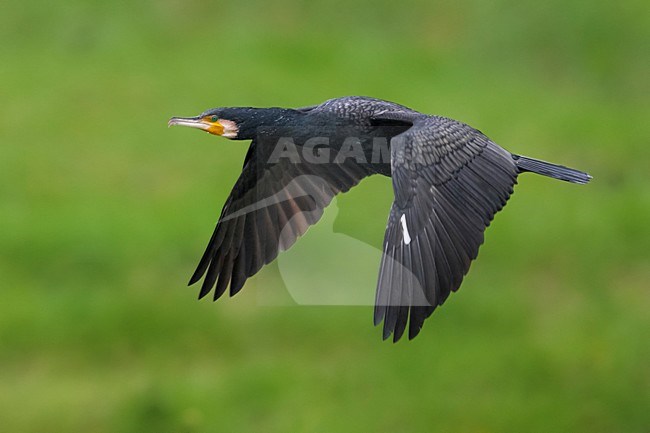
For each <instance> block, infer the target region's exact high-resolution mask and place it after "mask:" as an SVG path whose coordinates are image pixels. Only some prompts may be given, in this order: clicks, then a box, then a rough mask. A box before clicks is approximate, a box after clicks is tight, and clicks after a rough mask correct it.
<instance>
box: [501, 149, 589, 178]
mask: <svg viewBox="0 0 650 433" xmlns="http://www.w3.org/2000/svg"><path fill="white" fill-rule="evenodd" d="M512 157H513V159H514V160H515V164H517V167H518V168H519V172H520V173H521V172H524V171H530V172H533V173H537V174H541V175H543V176H548V177H552V178H554V179H560V180H563V181H566V182H571V183H580V184H584V183H587V182H589V181H590V180H591V176H590V175H589V174H587V173H585V172H583V171H580V170H575V169H573V168H569V167H565V166H563V165H557V164H551V163H550V162H546V161H540V160H538V159H533V158H528V157H526V156H520V155H512Z"/></svg>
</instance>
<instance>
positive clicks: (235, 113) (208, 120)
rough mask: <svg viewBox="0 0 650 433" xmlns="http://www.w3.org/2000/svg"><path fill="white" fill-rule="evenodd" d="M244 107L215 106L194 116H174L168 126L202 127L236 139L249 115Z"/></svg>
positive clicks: (207, 130)
mask: <svg viewBox="0 0 650 433" xmlns="http://www.w3.org/2000/svg"><path fill="white" fill-rule="evenodd" d="M245 111H246V109H243V108H213V109H211V110H207V111H204V112H203V113H201V114H199V115H198V116H194V117H172V118H171V119H169V122H167V125H168V126H174V125H180V126H188V127H190V128H196V129H200V130H201V131H205V132H208V133H210V134H214V135H220V136H222V137H226V138H231V139H236V138H238V135H239V130H240V125H242V124H243V123H244V122H245V120H246V118H247V117H248V115H247V113H246V112H245Z"/></svg>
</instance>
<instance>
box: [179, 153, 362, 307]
mask: <svg viewBox="0 0 650 433" xmlns="http://www.w3.org/2000/svg"><path fill="white" fill-rule="evenodd" d="M255 147H256V143H255V141H253V143H252V144H251V148H250V149H249V152H248V154H247V156H246V161H245V163H244V168H243V171H242V173H241V175H240V177H239V179H238V180H237V182H236V183H235V186H234V187H233V189H232V191H231V193H230V196H229V197H228V199H227V201H226V204H225V205H224V207H223V210H222V212H221V217H220V218H219V221H218V222H217V226H216V228H215V230H214V233H213V235H212V237H211V239H210V241H209V243H208V246H207V249H206V251H205V253H204V254H203V257H202V258H201V261H200V262H199V265H198V267H197V269H196V271H195V272H194V275H192V278H191V279H190V284H194V283H196V282H197V281H199V280H200V279H201V278H202V277H203V276H205V279H204V281H203V285H202V287H201V292H200V294H199V298H202V297H203V296H205V295H207V294H208V293H209V292H210V291H211V290H212V288H213V287H215V284H216V289H215V293H214V299H215V300H216V299H218V298H219V297H220V296H221V295H222V294H223V293H224V292H225V290H226V288H227V287H228V285H230V294H231V296H232V295H234V294H235V293H237V292H238V291H239V290H240V289H241V288H242V286H243V285H244V282H245V281H246V279H247V278H249V277H250V276H252V275H254V274H256V273H257V272H258V271H259V270H260V269H261V268H262V266H263V265H265V264H267V263H269V262H271V261H272V260H274V259H275V258H276V257H277V255H278V252H279V251H283V250H286V249H288V248H289V247H291V246H292V245H293V244H294V243H295V242H296V240H297V239H298V237H299V236H301V235H303V234H304V233H305V232H306V231H307V229H308V228H309V226H310V225H312V224H314V223H316V222H317V221H318V220H319V219H320V217H321V216H322V214H323V210H324V209H325V207H326V206H327V205H328V204H329V203H330V202H331V200H332V198H333V197H334V196H335V195H336V194H338V193H339V192H345V191H347V190H349V189H350V188H352V187H353V186H354V185H356V184H357V183H358V182H359V181H361V179H363V178H364V177H366V176H368V175H369V174H371V173H370V172H369V171H368V170H367V169H366V168H363V167H360V166H359V165H357V164H355V163H354V160H352V159H348V160H347V161H346V163H344V164H309V163H306V162H304V161H298V162H296V161H291V160H289V159H288V158H281V159H279V160H278V161H277V162H275V163H267V162H265V161H261V160H260V159H262V158H263V157H260V155H259V154H258V152H257V151H256V149H255Z"/></svg>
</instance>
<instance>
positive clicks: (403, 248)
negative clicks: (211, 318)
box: [169, 96, 591, 341]
mask: <svg viewBox="0 0 650 433" xmlns="http://www.w3.org/2000/svg"><path fill="white" fill-rule="evenodd" d="M169 125H170V126H172V125H182V126H189V127H192V128H197V129H200V130H203V131H206V132H209V133H211V134H215V135H221V136H223V137H227V138H230V139H233V140H252V142H251V144H250V147H249V149H248V153H247V155H246V158H245V161H244V167H243V170H242V173H241V175H240V176H239V179H238V180H237V182H236V183H235V186H234V187H233V189H232V191H231V193H230V196H229V197H228V199H227V200H226V203H225V205H224V207H223V210H222V212H221V216H220V218H219V221H218V222H217V226H216V229H215V230H214V234H213V235H212V237H211V238H210V242H209V243H208V246H207V249H206V251H205V253H204V254H203V257H202V258H201V261H200V262H199V265H198V267H197V269H196V271H195V272H194V275H193V276H192V278H191V279H190V284H194V283H196V282H197V281H199V280H200V279H201V278H202V277H205V278H204V280H203V285H202V287H201V291H200V294H199V298H201V297H203V296H205V295H207V294H208V293H209V292H210V291H211V290H212V289H213V288H215V292H214V299H215V300H216V299H217V298H219V297H220V296H221V295H222V294H223V293H224V292H225V290H226V288H227V287H228V286H230V295H231V296H232V295H234V294H235V293H237V292H238V291H239V290H241V288H242V286H243V285H244V282H245V281H246V279H247V278H249V277H250V276H252V275H254V274H255V273H257V272H258V271H259V270H260V268H261V267H262V266H263V265H265V264H267V263H270V262H271V261H273V260H274V259H275V258H276V257H277V255H278V252H279V251H282V250H286V249H287V248H289V247H291V245H293V244H294V242H296V240H297V238H298V237H299V236H301V235H302V234H304V233H305V231H307V229H308V228H309V226H310V225H312V224H315V223H316V222H317V221H318V219H319V218H320V216H321V215H322V214H323V209H324V208H325V207H326V206H327V205H328V204H329V203H330V201H331V200H332V198H333V197H334V196H335V195H336V194H338V193H340V192H346V191H348V190H349V189H350V188H352V187H353V186H355V185H356V184H357V183H359V182H360V181H361V180H362V179H363V178H365V177H367V176H370V175H373V174H381V175H384V176H390V177H392V183H393V190H394V194H395V200H394V201H393V205H392V207H391V209H390V215H389V217H388V224H387V227H386V233H385V238H384V244H383V255H382V260H381V265H380V268H379V280H378V283H377V293H376V298H375V311H374V321H375V324H379V323H380V322H381V321H382V320H383V322H384V326H383V337H384V338H388V337H389V336H390V335H391V334H392V335H393V340H394V341H397V340H399V339H400V338H401V336H402V334H403V333H404V331H405V329H406V327H407V322H408V329H409V332H408V336H409V338H413V337H415V336H416V335H417V334H418V333H419V331H420V329H421V328H422V324H423V323H424V320H425V319H426V318H427V317H429V316H430V315H431V313H433V311H434V310H435V308H436V307H437V306H438V305H441V304H442V303H443V302H445V300H446V299H447V297H448V296H449V294H450V293H451V292H452V291H455V290H457V289H458V287H459V286H460V284H461V281H462V279H463V276H464V275H465V274H466V273H467V271H468V269H469V266H470V263H471V261H472V260H474V259H475V258H476V256H477V253H478V249H479V246H480V245H481V244H482V243H483V232H484V231H485V228H486V227H487V226H488V225H489V224H490V221H491V220H492V218H493V217H494V214H495V213H496V212H498V211H499V210H500V209H501V208H502V207H503V206H504V205H505V204H506V201H507V200H508V198H509V197H510V194H512V192H513V187H514V185H515V184H516V183H517V176H518V175H519V174H520V173H523V172H533V173H537V174H541V175H544V176H548V177H552V178H555V179H560V180H564V181H567V182H572V183H579V184H583V183H587V182H588V181H589V179H591V176H589V175H588V174H586V173H583V172H581V171H578V170H574V169H571V168H567V167H563V166H560V165H555V164H550V163H548V162H543V161H539V160H535V159H532V158H527V157H524V156H519V155H514V154H511V153H510V152H508V151H507V150H504V149H503V148H501V147H500V146H498V145H497V144H495V143H494V142H492V141H491V140H490V139H489V138H487V137H486V136H485V135H483V134H482V133H481V132H480V131H478V130H476V129H474V128H472V127H470V126H468V125H466V124H464V123H461V122H459V121H456V120H452V119H448V118H445V117H440V116H430V115H427V114H422V113H419V112H417V111H414V110H411V109H409V108H406V107H404V106H402V105H399V104H395V103H392V102H388V101H382V100H379V99H374V98H367V97H358V96H352V97H344V98H337V99H331V100H328V101H325V102H324V103H322V104H320V105H316V106H310V107H304V108H297V109H284V108H215V109H211V110H208V111H205V112H204V113H202V114H200V115H199V116H196V117H189V118H181V117H173V118H171V119H170V120H169ZM215 285H216V287H215ZM409 318H410V320H409Z"/></svg>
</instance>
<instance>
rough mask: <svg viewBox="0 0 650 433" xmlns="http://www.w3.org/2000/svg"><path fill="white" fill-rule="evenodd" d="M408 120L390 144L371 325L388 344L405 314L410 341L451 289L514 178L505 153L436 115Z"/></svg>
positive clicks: (402, 327)
mask: <svg viewBox="0 0 650 433" xmlns="http://www.w3.org/2000/svg"><path fill="white" fill-rule="evenodd" d="M386 117H387V118H391V116H390V114H387V115H386ZM399 117H403V115H400V116H399ZM411 120H412V121H413V126H412V127H411V128H410V129H409V130H407V131H406V132H404V133H402V134H400V135H398V136H396V137H394V138H393V139H392V141H391V168H392V177H393V189H394V192H395V201H394V202H393V205H392V208H391V211H390V216H389V219H388V226H387V228H386V234H385V238H384V254H383V256H382V262H381V268H380V271H379V281H378V284H377V295H376V305H375V315H374V320H375V324H379V323H380V322H381V321H382V320H383V321H384V327H383V336H384V338H388V337H389V336H390V335H391V334H393V340H394V341H397V340H399V339H400V338H401V336H402V334H403V333H404V330H405V329H406V324H407V320H408V319H409V316H410V321H409V338H413V337H415V336H416V335H417V334H418V333H419V331H420V329H421V327H422V324H423V322H424V320H425V319H426V318H427V317H429V316H430V315H431V313H433V311H434V309H435V308H436V306H438V305H441V304H442V303H443V302H444V301H445V300H446V299H447V297H448V296H449V294H450V292H451V291H455V290H457V289H458V287H459V286H460V284H461V281H462V279H463V277H464V275H465V274H466V273H467V271H468V270H469V266H470V263H471V261H472V260H473V259H475V258H476V256H477V254H478V249H479V246H480V245H481V244H482V243H483V232H484V231H485V228H486V227H487V226H488V225H489V224H490V221H491V220H492V218H493V217H494V214H495V213H496V212H498V211H499V210H500V209H501V208H502V207H503V206H504V205H505V204H506V201H507V200H508V198H509V197H510V194H511V193H512V191H513V186H514V185H515V183H516V177H517V168H516V166H515V163H514V161H513V158H512V156H511V154H510V153H508V152H507V151H505V150H504V149H502V148H501V147H499V146H497V145H496V144H495V143H493V142H492V141H490V140H489V139H488V138H487V137H485V136H484V135H483V134H481V133H480V132H479V131H477V130H475V129H473V128H471V127H469V126H467V125H465V124H463V123H460V122H457V121H454V120H451V119H446V118H442V117H429V116H422V115H420V117H418V118H416V119H411Z"/></svg>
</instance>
